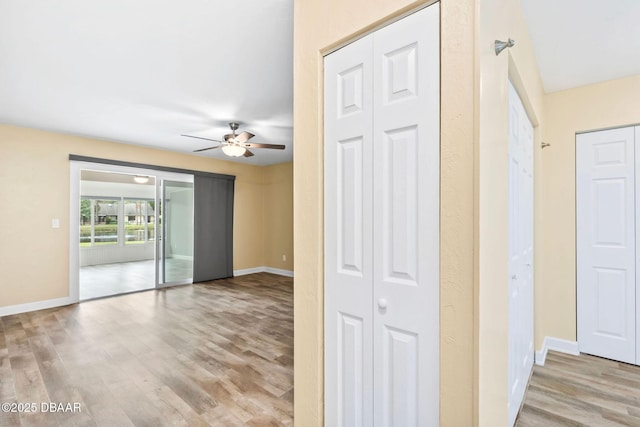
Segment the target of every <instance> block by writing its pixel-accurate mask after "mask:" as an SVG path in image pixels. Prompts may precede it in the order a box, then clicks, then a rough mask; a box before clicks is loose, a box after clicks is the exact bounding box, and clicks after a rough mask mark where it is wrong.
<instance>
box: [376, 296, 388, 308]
mask: <svg viewBox="0 0 640 427" xmlns="http://www.w3.org/2000/svg"><path fill="white" fill-rule="evenodd" d="M378 308H379V309H381V310H384V309H386V308H387V300H386V299H385V298H380V299H378Z"/></svg>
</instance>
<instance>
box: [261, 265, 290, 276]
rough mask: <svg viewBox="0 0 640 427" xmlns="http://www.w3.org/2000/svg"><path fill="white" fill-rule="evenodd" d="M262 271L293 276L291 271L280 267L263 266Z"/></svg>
mask: <svg viewBox="0 0 640 427" xmlns="http://www.w3.org/2000/svg"><path fill="white" fill-rule="evenodd" d="M264 271H266V272H267V273H272V274H277V275H279V276H287V277H293V271H291V270H283V269H281V268H273V267H265V268H264Z"/></svg>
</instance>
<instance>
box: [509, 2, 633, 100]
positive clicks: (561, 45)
mask: <svg viewBox="0 0 640 427" xmlns="http://www.w3.org/2000/svg"><path fill="white" fill-rule="evenodd" d="M521 3H522V7H523V9H524V15H525V19H526V21H527V26H528V28H529V34H530V36H531V39H532V41H533V45H534V49H535V52H536V58H537V61H538V66H539V68H540V74H541V76H542V81H543V84H544V89H545V91H546V92H555V91H559V90H564V89H569V88H573V87H578V86H583V85H588V84H592V83H598V82H602V81H607V80H613V79H617V78H621V77H626V76H631V75H635V74H640V1H638V0H521ZM517 42H518V41H517V40H516V46H515V47H514V48H515V49H517Z"/></svg>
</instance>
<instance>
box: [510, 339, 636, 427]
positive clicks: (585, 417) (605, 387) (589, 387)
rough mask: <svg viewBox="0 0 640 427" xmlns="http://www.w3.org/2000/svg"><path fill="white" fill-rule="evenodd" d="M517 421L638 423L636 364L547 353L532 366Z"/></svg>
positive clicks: (523, 425)
mask: <svg viewBox="0 0 640 427" xmlns="http://www.w3.org/2000/svg"><path fill="white" fill-rule="evenodd" d="M516 425H517V426H518V427H533V426H540V427H548V426H636V427H637V426H640V367H638V366H633V365H628V364H626V363H620V362H614V361H612V360H607V359H602V358H599V357H594V356H588V355H580V356H571V355H567V354H562V353H556V352H549V354H548V355H547V358H546V362H545V365H544V366H535V367H534V368H533V375H532V377H531V381H530V383H529V388H528V389H527V394H526V396H525V401H524V405H523V407H522V410H521V412H520V415H519V417H518V420H517V422H516Z"/></svg>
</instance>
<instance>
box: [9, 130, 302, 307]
mask: <svg viewBox="0 0 640 427" xmlns="http://www.w3.org/2000/svg"><path fill="white" fill-rule="evenodd" d="M69 154H78V155H83V156H90V157H101V158H108V159H115V160H122V161H131V162H140V163H146V164H153V165H160V166H170V167H177V168H185V169H194V170H201V171H207V172H216V173H223V174H229V175H235V176H236V184H235V205H234V210H235V227H234V269H236V270H238V269H244V268H252V267H260V266H264V265H265V244H264V236H265V232H264V230H265V227H266V223H265V220H266V218H268V216H265V215H264V213H265V206H264V201H265V194H274V195H275V196H277V197H278V200H279V201H280V202H281V203H282V204H286V203H287V202H286V194H287V191H286V190H282V189H274V188H272V185H270V184H265V169H271V168H262V167H258V166H249V165H242V164H238V163H234V162H227V161H221V160H213V159H208V158H205V157H197V156H190V155H186V154H179V153H175V152H170V151H163V150H156V149H150V148H144V147H139V146H131V145H124V144H117V143H113V142H105V141H98V140H93V139H87V138H81V137H75V136H69V135H63V134H57V133H52V132H43V131H37V130H32V129H26V128H20V127H13V126H6V125H0V197H1V198H2V200H3V202H2V206H3V207H2V209H0V223H1V224H4V225H5V226H3V227H2V231H0V260H1V261H0V262H1V265H2V267H3V268H2V269H1V271H0V284H2V292H0V307H5V306H10V305H15V304H23V303H28V302H35V301H42V300H47V299H53V298H61V297H65V296H67V295H68V288H69V267H68V266H69V255H68V252H69V251H68V248H69V228H68V225H69ZM272 168H273V170H274V172H271V171H269V172H267V173H266V175H267V176H269V177H274V178H269V179H270V180H271V182H273V184H274V185H275V184H278V185H280V183H281V181H282V180H281V179H280V178H279V177H280V174H281V172H279V171H280V169H281V168H282V169H286V168H287V166H283V167H276V166H274V167H272ZM289 168H290V166H289ZM285 185H289V187H290V185H291V184H285ZM289 194H291V193H289ZM290 197H291V196H290ZM289 203H291V202H289ZM52 218H59V219H60V224H61V227H60V228H59V229H52V228H51V219H52ZM287 221H289V224H290V219H287ZM240 225H242V226H240ZM278 230H279V234H280V237H279V239H278V242H283V241H287V240H292V237H291V235H292V228H291V227H289V228H288V229H287V226H286V221H285V222H284V223H280V224H279V225H278ZM256 239H258V241H259V244H256ZM281 247H283V249H282V250H285V249H284V248H285V245H284V244H283V245H282V246H281V245H280V243H278V246H277V249H278V250H280V248H281ZM280 268H286V267H280Z"/></svg>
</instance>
